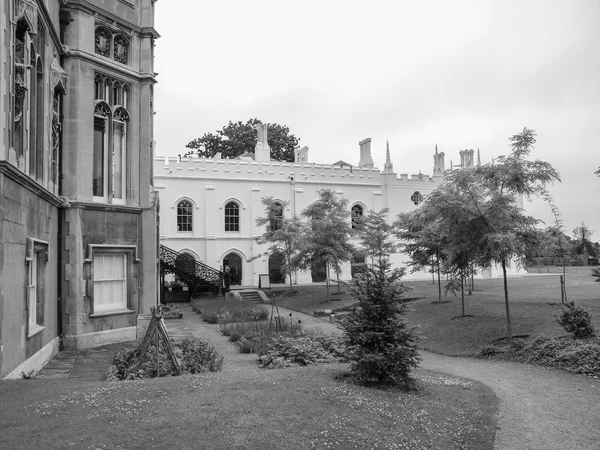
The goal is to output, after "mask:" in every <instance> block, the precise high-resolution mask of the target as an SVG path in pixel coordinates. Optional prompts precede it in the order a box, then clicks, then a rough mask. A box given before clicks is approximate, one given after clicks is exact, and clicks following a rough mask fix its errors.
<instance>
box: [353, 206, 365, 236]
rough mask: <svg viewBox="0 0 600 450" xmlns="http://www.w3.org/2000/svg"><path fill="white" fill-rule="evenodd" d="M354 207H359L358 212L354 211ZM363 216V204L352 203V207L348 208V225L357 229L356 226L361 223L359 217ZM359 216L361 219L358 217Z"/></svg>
mask: <svg viewBox="0 0 600 450" xmlns="http://www.w3.org/2000/svg"><path fill="white" fill-rule="evenodd" d="M356 209H360V214H356V213H355V210H356ZM364 216H365V207H364V206H363V205H361V204H360V203H355V204H354V205H352V208H350V225H351V227H352V229H353V230H356V229H358V226H359V225H360V223H361V219H362V218H363V217H364ZM359 217H360V218H361V219H359Z"/></svg>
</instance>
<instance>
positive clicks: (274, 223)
mask: <svg viewBox="0 0 600 450" xmlns="http://www.w3.org/2000/svg"><path fill="white" fill-rule="evenodd" d="M282 223H283V205H282V204H281V203H279V202H275V207H274V211H273V218H272V220H271V223H270V227H271V231H277V230H279V229H280V228H281V224H282Z"/></svg>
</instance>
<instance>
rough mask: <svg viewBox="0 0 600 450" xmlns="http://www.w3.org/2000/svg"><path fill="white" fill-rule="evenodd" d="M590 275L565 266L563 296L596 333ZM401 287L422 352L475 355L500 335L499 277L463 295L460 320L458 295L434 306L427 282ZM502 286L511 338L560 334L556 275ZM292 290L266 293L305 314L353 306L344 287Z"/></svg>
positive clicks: (598, 305) (597, 303) (599, 307)
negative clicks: (334, 291) (339, 290)
mask: <svg viewBox="0 0 600 450" xmlns="http://www.w3.org/2000/svg"><path fill="white" fill-rule="evenodd" d="M590 274H591V269H590V267H569V268H568V272H567V295H568V299H569V300H574V301H575V303H576V304H578V305H581V306H583V307H584V308H586V309H587V310H588V311H589V312H590V314H591V315H592V321H593V323H594V326H595V328H596V330H598V331H600V283H596V282H594V279H593V278H592V277H591V275H590ZM406 284H407V285H409V286H411V287H412V291H410V292H408V293H407V296H410V298H411V299H412V300H411V301H410V303H409V305H410V307H409V312H408V314H407V316H406V319H407V321H409V322H410V323H411V324H414V325H419V326H420V333H421V335H422V337H423V338H424V340H423V341H422V342H421V347H422V348H424V349H426V350H430V351H432V352H435V353H440V354H445V355H456V356H458V355H461V356H465V355H476V354H478V353H479V351H480V350H481V349H482V348H483V347H485V346H486V345H489V344H491V343H493V342H494V341H497V340H498V339H501V338H503V337H505V336H506V310H505V305H504V291H503V287H502V279H485V280H475V291H474V292H473V294H472V295H471V296H467V295H466V294H465V314H466V315H467V317H465V318H461V317H460V316H461V299H460V296H457V297H453V296H447V297H444V296H443V297H442V303H441V304H440V303H437V300H438V286H437V284H433V283H432V282H431V281H420V282H407V283H406ZM508 288H509V302H510V308H511V317H512V321H513V334H514V335H515V336H531V337H534V336H540V335H541V336H546V337H558V336H562V335H565V331H564V330H563V329H562V328H561V327H560V326H559V325H558V323H557V321H556V318H555V315H558V314H559V313H560V312H561V306H560V302H561V298H560V281H559V274H549V275H544V276H539V275H538V276H525V277H513V278H509V280H508ZM294 290H295V292H294V293H292V294H290V293H289V290H287V289H284V288H279V287H278V288H276V289H274V290H273V291H272V292H271V293H270V294H269V295H271V296H274V297H275V299H276V301H277V302H278V304H280V305H281V306H285V307H288V308H291V309H296V310H298V311H302V312H306V313H308V314H312V313H313V312H314V311H315V310H318V309H333V308H336V307H340V306H343V305H346V304H351V303H353V302H354V299H353V298H352V296H351V295H350V294H349V292H348V291H347V288H345V289H344V290H345V292H344V293H343V294H342V295H341V296H329V297H327V296H326V293H325V288H324V287H323V286H306V287H305V286H299V287H294ZM442 295H443V294H442Z"/></svg>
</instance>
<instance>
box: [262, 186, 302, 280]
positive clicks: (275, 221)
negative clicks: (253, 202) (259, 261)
mask: <svg viewBox="0 0 600 450" xmlns="http://www.w3.org/2000/svg"><path fill="white" fill-rule="evenodd" d="M262 203H263V205H265V215H264V216H263V217H259V218H258V219H256V225H257V226H259V227H263V226H264V227H265V232H264V233H263V234H262V235H260V236H258V237H257V238H255V239H256V242H258V243H259V244H261V245H268V249H267V251H266V253H263V254H260V255H257V256H255V257H254V258H253V259H255V258H259V257H262V256H264V255H273V254H276V253H280V254H282V255H284V257H285V264H284V265H283V267H282V271H284V273H287V274H288V275H289V279H290V291H291V290H292V273H294V272H295V271H296V264H295V260H296V257H297V255H298V253H299V251H300V243H301V241H302V237H303V236H304V234H305V226H304V224H303V223H302V222H301V221H300V220H299V219H298V218H297V217H296V216H294V217H291V218H288V217H285V216H284V215H283V210H284V209H285V206H286V204H281V203H280V202H276V201H275V200H273V197H263V199H262Z"/></svg>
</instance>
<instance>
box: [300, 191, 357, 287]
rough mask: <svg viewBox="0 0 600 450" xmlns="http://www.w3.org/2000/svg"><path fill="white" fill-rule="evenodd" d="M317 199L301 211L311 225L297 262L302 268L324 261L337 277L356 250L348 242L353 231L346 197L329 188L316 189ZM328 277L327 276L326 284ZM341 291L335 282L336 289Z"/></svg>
mask: <svg viewBox="0 0 600 450" xmlns="http://www.w3.org/2000/svg"><path fill="white" fill-rule="evenodd" d="M317 194H318V195H319V199H318V200H317V201H316V202H314V203H312V204H311V205H309V206H307V207H306V208H305V209H304V211H302V216H303V217H306V218H307V219H308V220H309V222H310V226H309V227H307V228H306V238H305V239H304V243H303V246H302V248H301V249H300V252H299V254H298V257H297V258H296V261H297V266H298V267H299V268H301V269H308V268H312V269H317V268H319V267H322V266H323V265H326V267H327V269H328V270H327V272H328V274H329V268H333V270H334V271H335V273H336V276H337V279H338V280H339V277H340V275H341V273H342V263H343V262H345V261H350V259H351V258H352V255H353V254H354V253H355V249H354V246H353V245H352V244H351V243H350V242H349V241H350V237H351V236H352V234H353V231H352V228H351V226H350V211H349V210H348V200H347V199H345V198H340V197H338V196H337V195H336V193H335V192H334V191H333V190H331V189H321V190H319V191H317ZM329 280H330V277H329V276H327V286H329ZM339 291H340V287H339V283H338V293H339Z"/></svg>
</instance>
